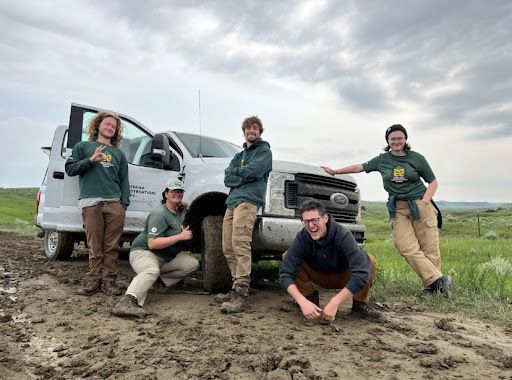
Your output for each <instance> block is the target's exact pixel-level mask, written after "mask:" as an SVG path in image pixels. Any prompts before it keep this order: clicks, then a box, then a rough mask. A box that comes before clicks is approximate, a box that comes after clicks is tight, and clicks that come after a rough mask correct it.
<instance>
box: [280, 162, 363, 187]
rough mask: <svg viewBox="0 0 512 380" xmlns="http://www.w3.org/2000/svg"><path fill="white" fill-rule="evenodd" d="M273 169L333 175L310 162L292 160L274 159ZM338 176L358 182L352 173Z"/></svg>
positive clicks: (284, 171)
mask: <svg viewBox="0 0 512 380" xmlns="http://www.w3.org/2000/svg"><path fill="white" fill-rule="evenodd" d="M272 171H275V172H281V173H290V174H295V173H305V174H315V175H320V176H324V177H331V176H330V175H328V174H326V173H325V172H324V171H323V169H322V168H321V167H320V166H314V165H308V164H303V163H299V162H292V161H280V160H273V161H272ZM336 177H338V178H343V179H344V180H346V181H349V182H353V183H356V181H355V180H354V178H353V177H352V176H350V175H346V174H342V175H337V176H336Z"/></svg>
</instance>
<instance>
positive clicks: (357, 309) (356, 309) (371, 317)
mask: <svg viewBox="0 0 512 380" xmlns="http://www.w3.org/2000/svg"><path fill="white" fill-rule="evenodd" d="M352 315H354V316H356V317H359V318H363V319H366V320H367V321H370V322H375V323H383V322H386V316H385V315H384V314H383V313H381V312H380V311H377V310H375V309H374V308H373V307H372V306H370V305H369V304H367V303H365V302H359V301H355V300H354V301H352Z"/></svg>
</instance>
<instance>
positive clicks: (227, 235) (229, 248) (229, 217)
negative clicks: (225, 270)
mask: <svg viewBox="0 0 512 380" xmlns="http://www.w3.org/2000/svg"><path fill="white" fill-rule="evenodd" d="M222 252H223V253H224V257H225V258H226V262H227V263H228V267H229V271H230V273H231V280H232V281H233V285H234V283H235V275H236V256H235V252H234V251H233V210H232V209H229V208H227V209H226V213H225V214H224V220H223V221H222Z"/></svg>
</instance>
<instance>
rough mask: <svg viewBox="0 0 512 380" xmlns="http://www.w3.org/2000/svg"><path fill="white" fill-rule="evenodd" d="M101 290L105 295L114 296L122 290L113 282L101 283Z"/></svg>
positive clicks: (118, 294)
mask: <svg viewBox="0 0 512 380" xmlns="http://www.w3.org/2000/svg"><path fill="white" fill-rule="evenodd" d="M101 292H102V293H103V294H105V295H107V296H116V297H118V296H120V295H122V294H123V290H122V289H121V288H118V287H117V286H116V285H115V284H113V283H108V282H105V283H103V285H102V286H101Z"/></svg>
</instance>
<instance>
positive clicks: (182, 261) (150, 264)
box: [126, 249, 199, 306]
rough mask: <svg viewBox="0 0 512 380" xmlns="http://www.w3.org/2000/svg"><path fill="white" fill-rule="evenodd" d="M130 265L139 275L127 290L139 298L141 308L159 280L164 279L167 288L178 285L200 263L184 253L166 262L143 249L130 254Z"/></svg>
mask: <svg viewBox="0 0 512 380" xmlns="http://www.w3.org/2000/svg"><path fill="white" fill-rule="evenodd" d="M130 265H131V266H132V268H133V270H134V271H135V273H137V275H136V276H135V277H134V278H133V280H132V282H131V283H130V286H128V289H126V293H127V294H132V295H134V296H135V297H136V298H137V302H138V303H139V305H140V306H143V305H144V302H145V301H146V296H147V294H148V290H149V289H150V288H151V286H152V285H153V284H154V283H155V281H156V280H157V279H158V276H160V278H161V279H162V281H163V282H164V284H165V285H166V286H171V285H174V284H176V283H177V282H178V281H180V280H182V279H184V278H185V277H187V276H189V275H190V274H192V273H194V272H195V271H196V270H197V269H198V268H199V261H197V260H196V259H194V258H193V257H192V256H189V255H187V254H186V253H184V252H180V253H178V255H177V256H176V257H175V258H174V259H172V260H171V261H164V260H163V259H161V258H160V257H158V256H157V255H155V254H154V253H153V252H151V251H146V250H143V249H140V250H135V251H131V252H130Z"/></svg>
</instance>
